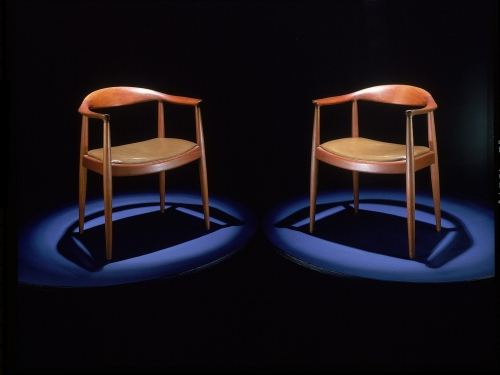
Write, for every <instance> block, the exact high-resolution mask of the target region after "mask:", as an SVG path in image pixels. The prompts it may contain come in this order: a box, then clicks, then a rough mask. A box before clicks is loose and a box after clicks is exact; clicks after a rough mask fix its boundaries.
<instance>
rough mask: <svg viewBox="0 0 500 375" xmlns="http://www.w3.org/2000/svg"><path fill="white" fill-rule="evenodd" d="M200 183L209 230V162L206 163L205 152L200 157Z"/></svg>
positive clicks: (206, 225) (208, 228) (204, 213)
mask: <svg viewBox="0 0 500 375" xmlns="http://www.w3.org/2000/svg"><path fill="white" fill-rule="evenodd" d="M200 183H201V199H202V202H203V215H204V217H205V228H206V229H207V230H210V212H209V203H208V178H207V164H206V160H205V154H204V153H202V157H201V158H200Z"/></svg>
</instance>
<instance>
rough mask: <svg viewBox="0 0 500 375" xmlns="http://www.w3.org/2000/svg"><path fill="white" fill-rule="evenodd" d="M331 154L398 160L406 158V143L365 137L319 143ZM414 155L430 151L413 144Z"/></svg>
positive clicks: (351, 157)
mask: <svg viewBox="0 0 500 375" xmlns="http://www.w3.org/2000/svg"><path fill="white" fill-rule="evenodd" d="M320 147H321V148H322V149H324V150H325V151H328V152H330V153H332V154H335V155H339V156H342V157H345V158H349V159H357V160H365V161H377V162H383V161H398V160H405V159H406V145H401V144H396V143H387V142H380V141H375V140H372V139H367V138H361V137H358V138H341V139H335V140H333V141H328V142H325V143H323V144H321V145H320ZM413 151H414V155H415V157H417V156H420V155H423V154H426V153H428V152H429V151H430V149H429V148H428V147H425V146H413Z"/></svg>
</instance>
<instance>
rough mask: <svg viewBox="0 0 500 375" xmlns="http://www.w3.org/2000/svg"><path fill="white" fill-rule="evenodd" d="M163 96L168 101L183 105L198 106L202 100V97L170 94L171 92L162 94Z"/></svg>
mask: <svg viewBox="0 0 500 375" xmlns="http://www.w3.org/2000/svg"><path fill="white" fill-rule="evenodd" d="M162 98H163V100H164V101H166V102H169V103H173V104H182V105H192V106H197V105H198V104H200V102H201V99H195V98H188V97H186V96H176V95H169V94H164V95H162Z"/></svg>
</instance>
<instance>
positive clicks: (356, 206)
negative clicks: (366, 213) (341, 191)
mask: <svg viewBox="0 0 500 375" xmlns="http://www.w3.org/2000/svg"><path fill="white" fill-rule="evenodd" d="M352 187H353V193H354V212H355V213H358V211H359V172H357V171H352Z"/></svg>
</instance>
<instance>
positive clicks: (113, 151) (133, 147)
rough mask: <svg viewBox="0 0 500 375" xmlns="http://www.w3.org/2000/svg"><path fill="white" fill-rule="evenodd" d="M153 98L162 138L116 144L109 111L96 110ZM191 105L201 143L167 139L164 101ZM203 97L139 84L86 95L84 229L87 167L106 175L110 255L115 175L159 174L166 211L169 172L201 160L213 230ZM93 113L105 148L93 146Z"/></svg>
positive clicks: (82, 169) (108, 250)
mask: <svg viewBox="0 0 500 375" xmlns="http://www.w3.org/2000/svg"><path fill="white" fill-rule="evenodd" d="M150 101H157V102H158V125H157V126H158V137H157V138H153V139H148V140H144V141H140V142H135V143H129V144H123V145H120V146H113V147H112V146H111V126H110V116H109V115H108V114H103V113H97V112H93V110H95V109H103V108H110V107H117V106H125V105H131V104H137V103H144V102H150ZM164 102H166V103H172V104H177V105H188V106H193V108H194V125H195V127H196V142H191V141H189V140H184V139H178V138H166V137H165V126H164V111H163V103H164ZM200 102H201V100H200V99H193V98H187V97H182V96H173V95H168V94H164V93H161V92H157V91H153V90H149V89H144V88H138V87H108V88H103V89H100V90H97V91H94V92H92V93H90V94H89V95H87V97H86V98H85V99H84V100H83V102H82V104H81V105H80V108H79V109H78V112H79V113H80V114H81V115H82V131H81V143H80V183H79V230H80V233H83V229H84V218H85V199H86V191H87V170H88V169H90V170H91V171H94V172H97V173H99V174H101V175H102V176H103V188H104V225H105V233H106V235H105V237H106V259H107V260H111V258H112V224H113V220H112V177H113V176H138V175H146V174H152V173H158V174H159V177H160V209H161V212H164V210H165V171H167V170H169V169H173V168H177V167H180V166H182V165H185V164H187V163H190V162H193V161H195V160H199V171H200V182H201V196H202V202H203V214H204V218H205V227H206V229H207V230H209V229H210V217H209V205H208V182H207V168H206V161H205V145H204V141H203V127H202V122H201V111H200V107H199V103H200ZM89 118H95V119H99V120H102V125H103V128H102V130H103V137H102V148H98V149H93V150H89V149H88V148H89V131H88V127H89Z"/></svg>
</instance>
